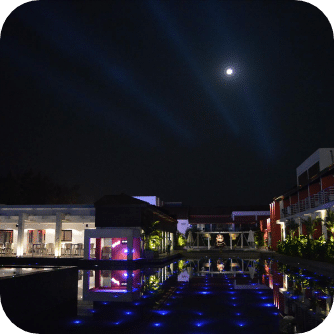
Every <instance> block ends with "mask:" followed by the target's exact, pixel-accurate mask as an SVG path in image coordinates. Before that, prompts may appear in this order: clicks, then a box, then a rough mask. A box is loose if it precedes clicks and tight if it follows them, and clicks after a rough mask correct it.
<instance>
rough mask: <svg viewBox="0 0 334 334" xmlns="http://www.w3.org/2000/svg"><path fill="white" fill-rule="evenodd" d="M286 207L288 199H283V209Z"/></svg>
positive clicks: (288, 202) (288, 203)
mask: <svg viewBox="0 0 334 334" xmlns="http://www.w3.org/2000/svg"><path fill="white" fill-rule="evenodd" d="M288 206H290V199H289V198H284V200H283V207H284V208H287V207H288Z"/></svg>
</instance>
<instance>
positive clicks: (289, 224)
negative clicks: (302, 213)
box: [285, 218, 299, 237]
mask: <svg viewBox="0 0 334 334" xmlns="http://www.w3.org/2000/svg"><path fill="white" fill-rule="evenodd" d="M285 227H286V228H287V230H288V233H289V234H290V236H291V237H292V235H293V233H294V232H295V231H297V229H298V227H299V224H298V223H296V221H295V220H294V219H293V218H291V219H287V221H286V223H285Z"/></svg>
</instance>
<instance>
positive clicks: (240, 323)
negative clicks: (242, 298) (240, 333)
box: [237, 322, 246, 327]
mask: <svg viewBox="0 0 334 334" xmlns="http://www.w3.org/2000/svg"><path fill="white" fill-rule="evenodd" d="M237 325H238V326H239V327H244V326H245V325H246V324H245V323H244V322H238V323H237Z"/></svg>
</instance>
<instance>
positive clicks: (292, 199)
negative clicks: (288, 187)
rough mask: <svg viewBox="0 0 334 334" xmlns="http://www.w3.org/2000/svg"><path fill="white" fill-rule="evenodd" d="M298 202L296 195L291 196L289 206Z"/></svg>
mask: <svg viewBox="0 0 334 334" xmlns="http://www.w3.org/2000/svg"><path fill="white" fill-rule="evenodd" d="M297 202H298V195H297V194H295V195H292V196H291V204H295V203H297Z"/></svg>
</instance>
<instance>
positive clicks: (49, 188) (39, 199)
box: [0, 170, 79, 205]
mask: <svg viewBox="0 0 334 334" xmlns="http://www.w3.org/2000/svg"><path fill="white" fill-rule="evenodd" d="M78 190H79V186H78V185H74V186H71V187H68V186H66V185H60V184H56V183H55V182H53V181H52V180H51V179H50V178H49V177H48V176H46V175H42V174H41V173H40V172H37V173H35V172H33V171H32V170H30V171H27V172H24V173H22V174H14V173H13V172H9V173H8V174H7V175H6V176H5V177H0V204H7V205H25V204H26V205H29V204H75V203H78V200H79V193H78Z"/></svg>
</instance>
